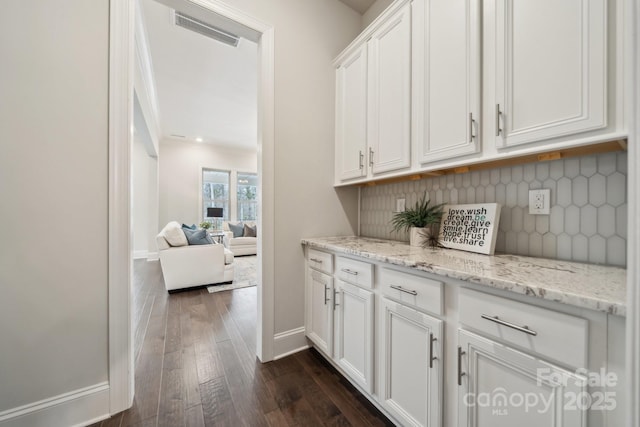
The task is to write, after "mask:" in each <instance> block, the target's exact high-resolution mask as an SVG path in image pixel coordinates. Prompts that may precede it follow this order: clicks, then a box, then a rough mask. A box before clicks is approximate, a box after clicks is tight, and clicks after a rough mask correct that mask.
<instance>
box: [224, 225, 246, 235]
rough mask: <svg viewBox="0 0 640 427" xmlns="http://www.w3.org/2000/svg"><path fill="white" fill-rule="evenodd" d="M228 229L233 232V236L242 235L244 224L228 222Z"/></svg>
mask: <svg viewBox="0 0 640 427" xmlns="http://www.w3.org/2000/svg"><path fill="white" fill-rule="evenodd" d="M228 225H229V230H230V231H231V232H232V233H233V237H242V236H244V224H243V223H241V222H239V223H237V224H231V223H229V224H228Z"/></svg>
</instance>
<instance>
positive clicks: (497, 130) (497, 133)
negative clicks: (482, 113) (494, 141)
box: [496, 104, 502, 136]
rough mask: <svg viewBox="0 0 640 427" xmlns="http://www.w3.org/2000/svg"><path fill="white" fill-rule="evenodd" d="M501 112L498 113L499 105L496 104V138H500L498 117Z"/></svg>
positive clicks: (500, 130) (500, 131)
mask: <svg viewBox="0 0 640 427" xmlns="http://www.w3.org/2000/svg"><path fill="white" fill-rule="evenodd" d="M501 116H502V112H501V111H500V104H496V136H500V134H501V133H502V129H500V117H501Z"/></svg>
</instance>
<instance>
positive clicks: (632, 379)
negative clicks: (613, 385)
mask: <svg viewBox="0 0 640 427" xmlns="http://www.w3.org/2000/svg"><path fill="white" fill-rule="evenodd" d="M624 6H625V9H626V11H627V13H626V14H625V17H626V22H625V26H626V27H627V30H626V35H627V36H626V37H625V39H626V40H628V41H629V42H628V43H626V50H625V55H627V61H626V63H627V67H626V69H625V71H626V72H627V75H628V77H627V79H626V81H625V84H626V87H627V88H629V90H628V91H627V93H629V97H628V99H627V102H626V105H625V108H626V109H627V110H628V115H627V117H628V121H627V123H628V126H629V137H628V147H629V148H628V160H627V162H628V177H627V199H628V205H627V206H628V210H629V211H628V215H627V218H628V220H627V221H628V235H627V316H626V334H627V335H626V338H627V352H626V378H628V384H627V387H626V393H625V394H626V395H627V400H626V402H625V404H626V405H627V406H626V415H627V416H626V420H627V425H628V426H637V425H640V406H639V405H640V312H639V310H640V224H638V221H637V218H638V217H639V215H640V194H639V191H640V170H639V168H638V165H640V147H638V143H640V81H639V79H640V51H639V50H638V49H640V1H638V0H627V1H626V2H625V4H624Z"/></svg>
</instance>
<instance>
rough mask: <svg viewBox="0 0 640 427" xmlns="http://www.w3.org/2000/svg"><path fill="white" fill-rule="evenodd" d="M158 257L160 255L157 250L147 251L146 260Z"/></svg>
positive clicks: (156, 259)
mask: <svg viewBox="0 0 640 427" xmlns="http://www.w3.org/2000/svg"><path fill="white" fill-rule="evenodd" d="M159 259H160V255H159V254H158V252H149V253H147V261H158V260H159Z"/></svg>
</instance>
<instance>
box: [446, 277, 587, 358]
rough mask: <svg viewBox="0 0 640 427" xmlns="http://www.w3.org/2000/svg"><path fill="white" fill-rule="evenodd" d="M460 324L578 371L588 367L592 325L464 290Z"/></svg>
mask: <svg viewBox="0 0 640 427" xmlns="http://www.w3.org/2000/svg"><path fill="white" fill-rule="evenodd" d="M459 313H460V323H462V324H463V325H465V326H467V327H469V328H472V329H475V330H477V331H479V332H482V333H484V334H485V335H489V336H492V337H495V338H498V339H500V340H502V341H506V342H508V343H511V344H515V345H517V346H519V347H522V348H524V349H527V350H530V351H533V352H535V353H539V354H540V355H542V356H547V357H549V358H552V359H554V360H558V361H560V362H563V363H567V364H569V365H571V366H574V367H586V366H587V351H588V348H587V344H588V327H589V326H588V322H587V320H586V319H582V318H579V317H575V316H571V315H568V314H564V313H559V312H557V311H553V310H548V309H546V308H541V307H537V306H533V305H529V304H525V303H521V302H517V301H512V300H509V299H505V298H500V297H496V296H493V295H489V294H485V293H482V292H475V291H472V290H469V289H464V288H463V289H460V298H459Z"/></svg>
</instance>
